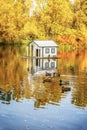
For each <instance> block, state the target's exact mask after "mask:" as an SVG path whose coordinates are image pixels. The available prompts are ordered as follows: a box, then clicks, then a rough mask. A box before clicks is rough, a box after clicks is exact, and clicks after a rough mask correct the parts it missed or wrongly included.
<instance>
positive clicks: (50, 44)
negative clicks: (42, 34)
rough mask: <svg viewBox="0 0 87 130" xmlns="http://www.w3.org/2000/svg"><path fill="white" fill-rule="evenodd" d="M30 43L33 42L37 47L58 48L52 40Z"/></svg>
mask: <svg viewBox="0 0 87 130" xmlns="http://www.w3.org/2000/svg"><path fill="white" fill-rule="evenodd" d="M32 42H34V43H35V44H36V45H37V46H38V47H58V45H57V44H56V43H55V42H54V41H52V40H34V41H32ZM32 42H31V43H32ZM31 43H30V44H31Z"/></svg>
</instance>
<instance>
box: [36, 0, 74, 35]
mask: <svg viewBox="0 0 87 130" xmlns="http://www.w3.org/2000/svg"><path fill="white" fill-rule="evenodd" d="M36 2H37V6H36V10H35V17H36V20H37V22H38V23H39V26H40V27H41V28H42V30H43V31H44V33H45V36H46V37H52V36H55V35H58V34H61V33H63V32H64V31H66V29H68V28H71V24H72V10H71V9H70V2H69V1H67V0H64V1H62V0H57V1H56V0H44V2H43V1H42V0H36Z"/></svg>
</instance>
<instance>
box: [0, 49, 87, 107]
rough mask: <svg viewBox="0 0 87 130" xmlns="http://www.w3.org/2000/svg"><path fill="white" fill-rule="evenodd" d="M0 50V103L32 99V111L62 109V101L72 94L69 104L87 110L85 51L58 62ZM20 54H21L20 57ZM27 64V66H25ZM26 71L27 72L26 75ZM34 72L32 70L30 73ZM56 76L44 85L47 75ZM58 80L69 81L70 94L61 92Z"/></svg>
mask: <svg viewBox="0 0 87 130" xmlns="http://www.w3.org/2000/svg"><path fill="white" fill-rule="evenodd" d="M23 48H24V47H23ZM23 48H18V47H0V100H1V102H2V103H4V104H10V103H11V101H12V100H15V101H16V102H19V101H22V100H23V99H24V98H26V99H33V100H34V107H35V108H39V107H43V108H44V107H45V106H46V105H47V104H52V105H61V102H62V98H65V99H66V97H67V95H68V94H69V93H71V99H70V100H71V104H74V105H75V106H79V107H86V106H87V74H86V71H87V59H86V57H87V51H80V52H79V53H78V55H77V52H76V51H73V52H67V53H62V55H61V59H58V61H57V60H56V59H55V60H53V59H50V60H48V59H26V58H21V57H20V55H19V54H21V55H24V51H23V54H22V49H23ZM19 52H20V53H19ZM26 63H27V64H26ZM27 67H29V71H27ZM32 69H33V70H32ZM48 71H49V72H51V73H53V72H56V73H59V74H60V76H59V77H52V82H45V83H43V79H44V78H46V75H45V74H46V72H48ZM60 79H62V80H68V81H69V82H70V83H71V84H69V85H68V87H70V88H71V89H70V90H71V91H64V88H63V87H64V86H63V87H62V86H60V85H59V81H60Z"/></svg>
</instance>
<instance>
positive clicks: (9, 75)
mask: <svg viewBox="0 0 87 130" xmlns="http://www.w3.org/2000/svg"><path fill="white" fill-rule="evenodd" d="M24 63H25V62H24V61H23V60H22V59H21V58H19V55H18V48H17V47H12V46H9V47H7V46H4V47H0V88H1V89H2V90H3V91H4V95H8V93H9V92H10V91H11V90H12V91H13V93H12V96H13V98H14V99H15V100H16V101H19V99H21V98H23V97H26V98H30V89H29V85H28V80H27V70H26V67H25V64H24ZM25 79H26V80H25ZM26 89H27V90H26ZM2 97H3V96H2ZM1 100H2V98H1ZM3 100H5V99H4V97H3ZM9 100H10V99H9Z"/></svg>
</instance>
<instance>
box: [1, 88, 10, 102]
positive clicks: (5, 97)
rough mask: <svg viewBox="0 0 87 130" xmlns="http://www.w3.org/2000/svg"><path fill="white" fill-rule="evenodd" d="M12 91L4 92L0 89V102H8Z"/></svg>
mask: <svg viewBox="0 0 87 130" xmlns="http://www.w3.org/2000/svg"><path fill="white" fill-rule="evenodd" d="M11 95H12V92H11V91H10V92H4V91H1V90H0V100H2V103H5V104H10V101H11Z"/></svg>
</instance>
